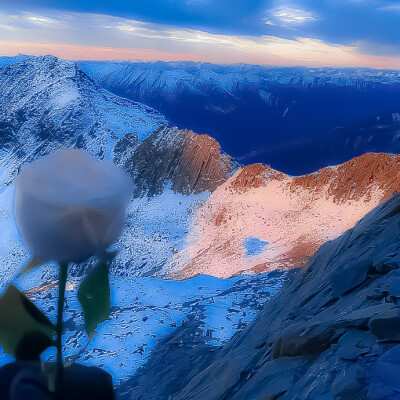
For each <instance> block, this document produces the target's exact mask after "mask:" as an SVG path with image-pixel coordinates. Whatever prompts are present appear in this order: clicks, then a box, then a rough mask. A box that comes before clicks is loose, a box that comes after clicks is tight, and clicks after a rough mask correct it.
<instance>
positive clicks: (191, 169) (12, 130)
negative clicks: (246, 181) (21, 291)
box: [0, 56, 232, 284]
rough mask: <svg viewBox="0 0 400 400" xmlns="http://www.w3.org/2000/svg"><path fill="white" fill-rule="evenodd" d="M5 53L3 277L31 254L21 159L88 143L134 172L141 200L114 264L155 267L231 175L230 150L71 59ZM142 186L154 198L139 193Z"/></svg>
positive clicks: (0, 212) (0, 101) (1, 100)
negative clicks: (20, 190)
mask: <svg viewBox="0 0 400 400" xmlns="http://www.w3.org/2000/svg"><path fill="white" fill-rule="evenodd" d="M2 61H4V64H6V65H5V66H3V67H0V147H1V148H0V221H1V224H2V230H1V232H0V268H1V269H2V271H3V273H2V274H1V275H0V284H1V282H4V281H7V279H9V278H10V277H11V276H12V274H13V272H14V271H15V269H16V268H18V265H19V264H21V263H23V261H24V259H25V258H26V257H28V254H27V252H26V251H25V250H24V246H23V245H22V243H21V238H20V237H19V234H18V231H17V228H16V224H15V219H14V217H13V211H12V204H13V180H14V178H15V176H16V174H17V173H18V170H19V168H20V166H21V165H22V163H25V162H30V161H32V160H34V159H35V158H37V157H40V156H42V155H45V154H47V153H50V152H52V151H54V150H56V149H59V148H62V147H83V148H85V149H86V150H87V151H89V152H90V153H92V154H93V155H95V156H96V157H99V158H106V159H109V160H113V161H114V162H115V163H117V164H118V165H120V166H121V167H122V168H126V169H127V170H128V171H129V172H130V173H131V174H132V176H133V178H134V183H135V190H134V195H135V196H134V197H135V199H134V200H133V201H132V203H131V204H130V206H129V210H128V218H127V219H128V220H127V227H126V230H125V231H124V234H123V237H122V239H121V242H120V243H119V245H120V247H121V251H120V253H119V258H118V262H117V263H116V264H115V266H114V267H113V272H114V273H116V274H125V275H151V276H154V275H155V274H158V273H159V271H160V270H161V269H162V267H163V266H164V264H165V263H166V262H167V261H168V260H169V259H170V258H171V257H172V255H173V253H174V252H176V248H181V241H182V239H183V238H184V237H185V235H186V234H187V225H188V221H189V219H190V215H191V213H192V210H193V209H194V207H195V205H196V204H197V203H198V202H200V201H203V200H204V198H205V197H206V196H208V194H209V192H210V191H212V190H214V189H215V188H216V187H217V186H218V185H220V184H221V183H223V182H224V181H225V180H226V179H227V178H228V174H230V173H231V169H232V167H231V161H230V158H229V157H228V156H226V155H224V154H222V153H221V150H220V147H219V145H218V143H217V142H216V141H215V140H214V139H212V138H211V137H209V136H206V135H197V134H195V133H193V132H191V131H186V130H178V129H176V128H173V127H170V126H169V124H168V121H167V120H166V119H165V118H164V117H163V116H162V115H161V114H159V113H158V112H157V111H155V110H154V109H152V108H150V107H147V106H145V105H143V104H139V103H135V102H133V101H130V100H127V99H123V98H121V97H118V96H115V95H113V94H112V93H110V92H108V91H106V90H105V89H103V88H101V87H100V86H99V85H98V84H96V83H95V82H94V81H93V79H91V78H90V77H89V76H88V75H87V74H86V73H84V72H83V71H82V70H81V69H80V68H79V67H78V65H77V64H76V63H74V62H70V61H63V60H60V59H58V58H56V57H52V56H46V57H23V56H21V57H16V58H13V59H12V58H9V59H6V60H5V59H2ZM0 66H1V63H0ZM181 193H184V194H185V197H182V195H181ZM145 195H146V196H153V195H154V196H155V197H154V198H152V199H151V200H149V201H147V200H146V201H141V197H142V196H145ZM157 218H158V220H157V221H156V222H155V220H156V219H157Z"/></svg>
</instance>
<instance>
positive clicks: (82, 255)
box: [15, 149, 132, 262]
mask: <svg viewBox="0 0 400 400" xmlns="http://www.w3.org/2000/svg"><path fill="white" fill-rule="evenodd" d="M131 192H132V182H131V179H130V178H129V176H128V175H127V174H126V173H125V172H123V171H122V170H121V169H119V168H118V167H117V166H116V165H114V164H112V163H111V162H109V161H98V160H96V159H95V158H93V157H92V156H91V155H89V154H88V153H87V152H85V151H84V150H80V149H73V150H60V151H57V152H55V153H53V154H51V155H49V156H47V157H44V158H41V159H38V160H36V161H34V162H33V163H31V164H26V165H24V166H23V167H22V169H21V173H20V174H19V176H18V177H17V179H16V188H15V215H16V218H17V223H18V226H19V229H20V232H21V235H22V239H23V241H24V242H25V244H26V246H27V247H28V248H29V249H30V250H31V251H32V252H33V255H34V256H35V257H37V258H38V259H40V260H41V261H43V262H44V261H58V262H73V261H74V262H80V261H83V260H86V259H87V258H88V257H90V256H92V255H101V254H104V252H105V251H106V249H107V248H108V247H109V246H110V245H111V244H112V243H113V242H114V241H115V240H116V239H117V238H118V236H119V234H120V233H121V230H122V228H123V225H124V220H125V208H126V205H127V204H128V202H129V200H130V196H131Z"/></svg>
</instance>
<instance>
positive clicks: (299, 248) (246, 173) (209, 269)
mask: <svg viewBox="0 0 400 400" xmlns="http://www.w3.org/2000/svg"><path fill="white" fill-rule="evenodd" d="M398 191H400V156H399V155H389V154H385V153H380V154H374V153H369V154H364V155H363V156H360V157H357V158H354V159H352V160H350V161H348V162H346V163H344V164H342V165H338V166H334V167H328V168H323V169H321V170H319V171H316V172H315V173H312V174H308V175H304V176H298V177H290V176H288V175H286V174H284V173H282V172H279V171H276V170H274V169H272V168H271V167H269V166H266V165H262V164H253V165H247V166H245V167H243V168H241V169H240V170H238V171H237V172H236V173H235V174H234V175H233V176H232V177H230V178H229V179H228V180H227V181H226V182H225V183H223V184H222V185H220V186H219V187H218V188H217V189H216V190H215V191H214V192H213V193H212V194H211V196H210V197H209V198H208V199H207V200H206V201H205V203H204V204H203V205H202V206H201V207H200V208H199V209H197V210H196V212H195V215H194V216H193V219H192V222H191V225H190V226H189V234H188V236H187V238H186V243H187V245H186V246H185V247H184V249H182V250H181V251H180V252H178V253H177V254H175V255H174V258H173V260H172V262H171V263H170V266H169V271H166V273H167V275H169V276H171V277H174V278H178V279H183V278H187V277H190V276H195V275H197V274H199V273H200V274H211V275H214V276H220V277H227V276H232V275H233V274H236V273H239V272H242V271H252V272H261V271H270V270H273V269H282V268H293V267H299V266H302V265H305V264H306V263H307V262H308V259H309V257H311V256H312V255H313V254H314V253H315V251H316V250H318V248H319V247H320V246H321V245H322V244H323V243H325V242H327V241H329V240H332V239H335V238H336V237H338V236H339V235H341V234H342V233H343V232H344V231H346V230H348V229H350V228H352V227H353V226H354V224H355V223H356V222H357V221H358V220H360V219H361V218H362V217H363V216H364V215H365V214H367V213H368V212H369V211H371V210H372V209H373V208H375V207H376V206H377V205H379V204H380V203H381V202H383V201H385V200H387V199H388V198H390V197H391V196H392V194H393V193H394V192H398Z"/></svg>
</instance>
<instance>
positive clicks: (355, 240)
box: [131, 193, 400, 400]
mask: <svg viewBox="0 0 400 400" xmlns="http://www.w3.org/2000/svg"><path fill="white" fill-rule="evenodd" d="M399 299H400V194H398V193H396V194H395V195H393V197H392V198H391V199H390V200H388V201H387V202H386V203H384V204H382V205H380V206H378V207H376V208H375V209H374V210H373V211H371V212H370V213H368V214H367V215H366V216H365V217H364V218H363V219H362V220H361V221H360V222H358V223H357V224H356V226H355V227H354V228H352V229H350V230H348V231H347V232H345V233H344V234H343V235H342V236H340V237H339V238H337V239H335V240H333V241H331V242H328V243H325V244H324V245H323V246H322V247H321V248H320V249H319V250H318V251H317V253H316V254H315V255H314V257H313V258H312V259H311V260H310V264H309V266H308V267H307V268H303V269H302V270H300V271H299V272H297V273H294V276H293V278H292V279H291V280H290V281H289V282H288V283H287V285H285V286H284V287H283V288H282V289H281V291H280V292H279V293H278V294H277V295H276V296H275V297H274V298H273V299H271V300H270V301H269V302H268V303H267V304H266V305H265V307H264V309H263V310H262V311H261V312H260V313H259V314H258V315H257V317H256V318H255V319H254V320H253V322H251V323H250V325H249V326H248V327H246V328H245V329H244V330H243V331H242V332H239V333H237V334H236V335H235V336H234V337H233V338H232V339H231V340H230V341H229V342H228V343H227V344H226V345H225V346H224V347H223V348H222V349H220V350H219V351H218V352H217V353H216V354H214V355H213V356H212V357H209V355H208V354H206V353H205V357H206V358H207V359H208V364H207V366H206V367H203V366H196V365H191V369H190V376H191V377H192V376H193V378H191V380H190V382H189V383H188V384H186V385H185V387H184V388H183V389H181V390H179V392H175V393H173V394H170V396H169V397H164V396H159V397H157V387H154V386H153V393H152V395H151V396H147V395H143V396H141V397H135V396H132V397H131V399H132V400H134V399H135V400H137V399H139V398H140V399H141V400H146V399H154V398H157V399H159V400H162V399H167V398H168V399H170V400H172V399H173V400H222V399H224V400H261V399H263V400H265V399H271V400H272V399H280V400H295V399H308V400H313V399H318V400H321V399H326V400H328V399H329V400H334V399H339V400H353V399H368V400H389V399H399V398H400V391H399V384H398V382H399V381H400V358H399V355H400V345H399V344H398V343H399V339H400V336H399V331H400V303H399ZM194 354H196V356H197V357H198V354H197V352H196V350H195V351H194ZM191 357H192V353H191V350H190V349H187V351H186V352H185V353H184V354H182V363H184V362H187V360H190V359H191ZM168 359H169V354H168V353H166V354H165V355H164V357H163V358H161V359H159V360H158V362H159V365H163V366H164V367H163V368H165V369H166V370H168V368H169V363H168ZM159 376H160V379H161V381H160V386H161V387H163V385H164V383H163V381H162V374H161V373H160V374H159ZM167 378H168V379H170V376H169V375H168V376H167ZM146 383H147V381H146V379H145V377H142V379H141V381H140V384H141V385H144V386H145V385H146ZM140 391H141V393H146V391H145V387H141V388H140Z"/></svg>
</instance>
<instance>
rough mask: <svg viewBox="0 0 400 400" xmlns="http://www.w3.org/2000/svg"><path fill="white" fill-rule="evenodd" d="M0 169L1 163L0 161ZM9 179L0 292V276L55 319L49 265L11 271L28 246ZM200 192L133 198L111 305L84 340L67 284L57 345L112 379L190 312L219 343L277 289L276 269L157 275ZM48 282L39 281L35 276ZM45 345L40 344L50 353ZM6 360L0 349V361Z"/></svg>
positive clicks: (0, 203)
mask: <svg viewBox="0 0 400 400" xmlns="http://www.w3.org/2000/svg"><path fill="white" fill-rule="evenodd" d="M0 174H1V168H0ZM13 192H14V191H13V185H11V186H8V187H7V189H6V190H5V191H4V192H3V193H1V194H0V221H1V222H2V230H1V232H0V268H1V274H0V295H1V293H2V291H4V289H5V286H6V284H7V283H10V282H12V283H14V284H16V285H17V286H18V287H19V288H20V289H21V290H29V289H31V288H36V289H35V290H32V291H28V293H30V294H29V296H30V297H31V298H32V300H33V301H34V302H35V303H36V304H37V305H38V307H40V308H41V309H42V310H43V311H44V312H45V313H46V314H48V315H49V316H50V317H51V319H52V320H53V321H55V305H56V277H57V269H56V267H55V266H51V265H50V266H44V267H41V268H38V269H36V270H34V271H31V272H30V273H29V274H27V275H25V276H24V277H22V278H18V279H13V276H15V274H16V271H18V270H19V269H20V268H21V266H22V265H23V263H24V262H26V261H27V260H28V257H29V253H28V251H27V250H26V249H25V247H24V245H23V243H22V241H21V238H20V235H19V233H18V230H17V227H16V224H15V218H14V215H13V207H12V204H13V196H14V193H13ZM207 196H208V193H204V194H201V195H191V196H184V195H180V194H176V193H173V192H172V191H171V190H170V189H168V188H166V189H165V191H164V193H163V194H162V195H160V196H155V197H153V198H151V199H147V198H143V199H134V200H132V202H131V203H130V205H129V207H128V210H127V226H126V229H125V231H124V233H123V234H122V236H121V239H120V241H119V243H118V248H119V253H118V256H117V262H116V264H115V265H114V266H113V268H112V273H111V275H112V276H111V291H112V313H111V315H110V319H109V320H108V321H106V322H104V323H103V324H101V325H100V326H99V329H98V335H97V336H96V337H95V338H94V339H93V341H92V342H91V343H90V344H89V345H88V346H87V347H86V348H85V349H83V348H84V346H85V345H86V343H87V336H86V334H85V330H84V325H83V319H82V316H81V310H80V306H79V304H78V301H77V297H76V291H77V288H78V285H79V282H80V279H82V278H77V277H71V278H70V280H69V283H68V285H67V287H68V292H67V303H66V311H65V318H64V320H65V329H66V332H65V341H64V342H65V353H66V354H67V355H74V354H77V353H78V352H79V351H81V350H82V349H83V350H82V354H81V356H80V358H79V360H78V361H79V362H80V363H83V364H86V365H96V366H99V367H103V368H104V369H105V370H106V371H108V372H110V373H111V374H112V376H113V379H114V383H115V384H118V382H120V381H121V380H125V379H127V378H128V377H130V376H131V375H132V374H134V372H135V370H136V369H137V368H138V367H139V366H141V365H143V364H144V363H145V362H146V359H147V357H148V356H149V354H150V352H151V350H152V349H153V348H154V346H155V344H156V343H157V341H158V340H159V339H161V338H163V337H164V336H165V335H167V334H169V333H171V332H172V331H173V330H174V329H175V327H176V326H179V325H180V324H181V323H182V321H184V320H185V319H187V318H188V317H189V316H190V317H195V318H197V319H199V320H201V321H203V322H204V325H203V329H204V335H205V337H206V340H207V342H208V343H211V344H214V345H216V346H219V345H221V344H223V343H224V342H225V341H227V340H228V339H229V338H230V337H231V336H232V335H233V334H234V333H235V332H236V331H237V330H238V329H241V328H243V327H244V326H245V325H246V324H247V323H248V322H249V321H251V320H252V319H253V318H254V316H255V314H256V312H257V311H258V310H260V309H261V307H262V306H263V304H264V303H265V302H266V301H267V300H268V299H269V298H270V297H271V296H272V295H274V294H275V293H276V292H277V290H279V289H280V287H281V285H282V281H283V280H284V276H285V275H284V274H280V273H275V274H272V275H271V274H270V275H268V274H260V275H243V276H236V277H233V278H230V279H219V278H214V277H210V276H198V277H196V278H193V279H189V280H186V281H166V280H163V279H157V278H156V277H157V276H158V275H160V276H161V275H162V269H163V267H164V266H165V265H166V264H167V263H168V262H169V260H170V259H171V258H172V256H173V254H174V253H175V252H176V251H177V250H179V249H181V248H182V247H183V246H184V245H185V238H186V235H187V232H188V227H189V224H190V221H191V218H190V216H191V214H192V213H193V211H194V210H195V209H196V207H197V205H198V204H199V203H202V201H204V200H205V199H206V198H207ZM43 283H44V284H47V285H48V288H46V289H43V290H42V289H40V287H41V286H40V285H41V284H43ZM52 351H53V350H49V351H48V352H47V355H46V357H47V359H51V354H52ZM10 360H11V357H9V356H7V355H1V353H0V365H1V364H4V363H6V362H8V361H10Z"/></svg>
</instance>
